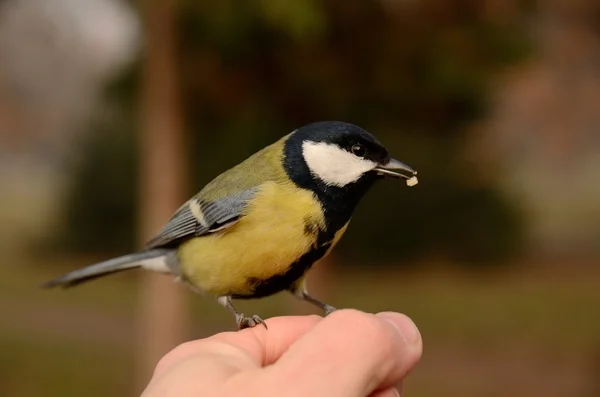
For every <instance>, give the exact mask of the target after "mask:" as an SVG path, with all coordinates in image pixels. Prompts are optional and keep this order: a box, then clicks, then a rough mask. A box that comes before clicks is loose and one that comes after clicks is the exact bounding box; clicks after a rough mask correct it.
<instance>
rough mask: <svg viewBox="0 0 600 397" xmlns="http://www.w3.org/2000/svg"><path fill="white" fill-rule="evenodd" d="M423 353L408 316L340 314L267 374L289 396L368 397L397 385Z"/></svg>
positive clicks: (299, 343)
mask: <svg viewBox="0 0 600 397" xmlns="http://www.w3.org/2000/svg"><path fill="white" fill-rule="evenodd" d="M421 352H422V342H421V335H420V334H419V331H418V330H417V328H416V326H415V325H414V323H413V322H412V321H411V320H410V319H409V318H408V317H406V316H405V315H403V314H398V313H380V314H378V315H373V314H367V313H362V312H359V311H355V310H340V311H337V312H334V313H332V314H331V315H329V316H328V317H326V318H325V319H324V320H323V321H321V322H319V323H318V324H317V325H315V326H314V327H313V328H312V329H311V330H310V331H308V332H307V333H306V334H305V335H304V336H303V337H302V338H301V339H299V340H298V341H297V342H296V343H294V344H293V345H292V346H291V347H290V348H289V349H288V351H287V352H286V353H285V354H283V356H282V357H281V358H280V359H279V360H278V361H277V362H276V363H275V364H274V365H272V366H271V367H268V368H267V369H266V371H265V372H266V373H265V374H264V375H267V377H266V379H268V381H266V382H267V383H271V384H272V383H273V382H275V383H277V384H274V385H272V386H273V387H274V389H275V390H280V391H281V390H286V393H285V395H286V396H307V395H308V396H315V397H320V396H332V397H338V396H339V397H342V396H343V397H364V396H367V395H369V394H371V393H372V392H373V391H375V390H381V389H386V388H389V387H392V386H394V385H395V384H396V383H398V381H399V380H401V379H402V378H403V377H404V376H406V374H407V373H408V372H409V371H410V370H411V369H412V368H413V367H414V366H415V364H416V363H417V362H418V361H419V359H420V358H421Z"/></svg>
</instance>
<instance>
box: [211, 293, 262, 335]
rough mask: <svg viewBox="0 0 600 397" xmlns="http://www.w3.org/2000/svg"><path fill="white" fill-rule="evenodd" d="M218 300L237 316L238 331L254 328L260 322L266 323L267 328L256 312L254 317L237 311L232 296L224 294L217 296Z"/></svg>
mask: <svg viewBox="0 0 600 397" xmlns="http://www.w3.org/2000/svg"><path fill="white" fill-rule="evenodd" d="M217 301H218V302H219V303H220V304H221V305H223V306H225V307H226V308H227V310H229V311H230V312H231V313H232V314H233V315H234V316H235V323H236V324H237V327H238V331H241V330H243V329H245V328H252V327H255V326H257V325H258V324H262V325H264V327H265V329H267V324H266V323H265V322H264V320H263V319H262V318H260V317H258V316H257V315H256V314H255V315H253V316H252V317H246V316H244V314H243V313H240V312H238V311H237V309H236V308H235V306H233V303H232V302H231V296H229V295H224V296H220V297H219V298H217Z"/></svg>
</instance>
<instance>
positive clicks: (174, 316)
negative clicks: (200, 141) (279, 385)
mask: <svg viewBox="0 0 600 397" xmlns="http://www.w3.org/2000/svg"><path fill="white" fill-rule="evenodd" d="M141 6H142V13H143V19H144V22H145V33H146V45H145V59H144V65H143V74H142V82H141V83H142V84H141V86H142V89H141V107H140V117H141V119H140V125H141V130H140V161H141V163H140V192H139V194H140V197H139V204H140V224H139V227H140V242H141V243H142V244H143V243H145V242H146V241H148V239H149V238H150V237H151V236H152V235H154V234H155V233H157V232H158V231H159V230H160V229H161V227H162V226H163V225H164V223H165V222H167V221H168V219H169V218H170V216H171V215H172V214H173V212H174V211H175V210H176V209H177V208H178V207H179V206H180V205H181V204H182V203H183V202H184V201H185V199H186V196H187V189H186V186H187V182H188V173H187V172H186V171H187V170H188V168H187V165H188V163H187V157H188V156H187V148H186V145H185V134H184V127H183V119H182V114H181V113H182V109H181V105H180V97H179V90H178V83H179V82H178V81H177V67H176V54H175V41H176V32H175V26H174V24H175V11H176V6H177V4H176V0H146V1H143V2H141ZM187 294H189V291H187V290H186V288H185V287H184V286H183V285H181V284H177V283H174V282H173V278H172V277H169V276H165V275H159V274H151V273H149V272H147V273H144V275H143V279H142V282H141V291H140V308H139V322H138V327H139V328H138V340H137V342H138V344H139V345H138V352H137V353H138V354H137V357H136V360H137V364H138V367H139V368H138V374H137V375H138V379H137V382H138V388H139V389H142V388H143V387H144V386H146V384H147V382H148V380H149V378H150V376H151V375H152V372H153V370H154V367H155V365H156V363H157V362H158V360H159V359H160V357H161V356H163V355H164V354H165V353H166V352H167V351H169V350H170V349H172V348H173V347H175V346H176V345H178V344H179V343H181V342H182V341H184V340H185V338H186V336H187V332H188V328H189V324H188V322H189V319H188V316H187V302H186V298H187Z"/></svg>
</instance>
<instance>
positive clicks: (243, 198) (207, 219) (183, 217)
mask: <svg viewBox="0 0 600 397" xmlns="http://www.w3.org/2000/svg"><path fill="white" fill-rule="evenodd" d="M256 191H257V189H256V188H253V189H248V190H244V191H242V192H241V193H238V194H235V195H231V196H227V197H223V198H220V199H217V200H213V201H204V200H202V199H201V198H200V197H199V196H196V197H194V198H192V199H190V200H189V201H188V202H187V203H185V204H184V205H182V206H181V207H180V208H179V209H178V210H177V212H175V214H174V215H173V217H172V218H171V219H170V220H169V222H168V223H167V224H166V225H165V227H164V228H163V229H162V231H161V232H160V233H159V234H158V235H157V236H156V237H154V238H153V239H152V240H150V241H149V242H148V244H147V245H146V249H153V248H159V247H166V246H172V245H174V244H178V243H181V242H182V241H184V240H187V239H190V238H193V237H199V236H202V235H205V234H209V233H214V232H216V231H219V230H223V229H227V228H229V227H231V226H233V225H234V224H235V223H237V221H238V220H239V219H240V217H241V216H242V215H243V213H244V210H245V208H246V206H247V204H248V202H249V201H250V200H251V199H252V198H253V197H254V195H255V193H256Z"/></svg>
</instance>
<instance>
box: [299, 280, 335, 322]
mask: <svg viewBox="0 0 600 397" xmlns="http://www.w3.org/2000/svg"><path fill="white" fill-rule="evenodd" d="M290 292H291V293H292V294H293V295H294V296H295V297H296V298H298V299H300V300H303V301H306V302H308V303H311V304H313V305H315V306H317V307H318V308H320V309H321V310H323V311H324V312H325V315H326V316H327V315H329V314H331V313H333V312H334V311H335V310H336V308H335V307H333V306H331V305H328V304H327V303H324V302H321V301H320V300H318V299H315V298H313V297H312V296H310V295H309V294H308V291H307V290H306V288H305V287H304V286H301V287H300V288H295V289H292V290H291V291H290Z"/></svg>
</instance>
